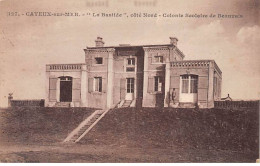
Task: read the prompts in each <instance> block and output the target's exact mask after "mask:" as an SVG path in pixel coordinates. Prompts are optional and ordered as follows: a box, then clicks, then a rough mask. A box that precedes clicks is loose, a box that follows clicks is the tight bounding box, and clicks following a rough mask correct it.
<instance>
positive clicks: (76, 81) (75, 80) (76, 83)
mask: <svg viewBox="0 0 260 166" xmlns="http://www.w3.org/2000/svg"><path fill="white" fill-rule="evenodd" d="M80 84H81V82H80V78H73V80H72V89H80Z"/></svg>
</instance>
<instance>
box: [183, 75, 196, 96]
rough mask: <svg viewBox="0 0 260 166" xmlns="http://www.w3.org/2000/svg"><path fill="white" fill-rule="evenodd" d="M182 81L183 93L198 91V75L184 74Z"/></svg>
mask: <svg viewBox="0 0 260 166" xmlns="http://www.w3.org/2000/svg"><path fill="white" fill-rule="evenodd" d="M181 81H182V91H181V92H182V93H198V76H196V75H183V76H181Z"/></svg>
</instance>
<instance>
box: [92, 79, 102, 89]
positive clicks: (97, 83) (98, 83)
mask: <svg viewBox="0 0 260 166" xmlns="http://www.w3.org/2000/svg"><path fill="white" fill-rule="evenodd" d="M94 91H95V92H102V77H95V78H94Z"/></svg>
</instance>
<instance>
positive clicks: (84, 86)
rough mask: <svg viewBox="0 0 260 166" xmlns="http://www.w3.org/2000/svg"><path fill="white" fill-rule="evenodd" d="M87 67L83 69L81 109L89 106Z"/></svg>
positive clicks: (83, 66)
mask: <svg viewBox="0 0 260 166" xmlns="http://www.w3.org/2000/svg"><path fill="white" fill-rule="evenodd" d="M87 78H88V77H87V65H86V64H84V65H82V67H81V85H80V86H81V87H80V90H81V93H80V94H81V97H80V100H81V105H80V106H81V107H87V106H88V101H87Z"/></svg>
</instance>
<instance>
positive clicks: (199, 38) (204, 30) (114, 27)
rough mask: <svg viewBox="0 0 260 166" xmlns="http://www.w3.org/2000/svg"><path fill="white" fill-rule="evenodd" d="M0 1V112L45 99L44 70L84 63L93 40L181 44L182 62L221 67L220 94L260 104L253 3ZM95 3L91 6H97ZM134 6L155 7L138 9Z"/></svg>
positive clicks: (259, 23)
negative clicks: (10, 102) (10, 104)
mask: <svg viewBox="0 0 260 166" xmlns="http://www.w3.org/2000/svg"><path fill="white" fill-rule="evenodd" d="M97 1H99V2H106V3H107V4H108V6H107V7H106V6H105V7H100V6H89V5H88V4H91V3H92V4H93V2H94V0H78V1H75V0H62V1H61V0H56V1H55V3H54V2H53V1H51V0H45V1H36V0H23V1H19V0H2V1H0V107H6V106H7V97H8V93H13V97H14V99H42V98H44V97H45V65H46V64H55V63H84V51H83V49H84V48H86V46H94V45H95V42H94V41H95V39H96V37H97V36H101V37H103V40H104V41H105V45H106V46H111V45H119V44H131V45H139V44H168V43H169V42H170V40H169V37H171V36H174V37H177V38H178V39H179V42H178V47H179V49H180V50H181V51H182V52H183V53H184V54H185V56H186V57H185V59H186V60H198V59H214V60H215V61H216V63H217V64H218V66H219V68H220V69H221V70H222V97H226V96H227V94H230V96H231V97H232V98H233V99H243V100H251V99H260V65H259V64H260V48H259V43H260V17H259V16H260V14H259V11H260V10H259V6H260V2H259V1H258V0H243V1H241V0H229V1H220V0H196V1H190V0H128V1H124V0H97ZM97 1H96V2H97ZM135 2H140V3H142V2H153V4H154V5H152V6H148V5H146V6H135V5H134V3H135ZM8 12H18V13H20V14H23V13H24V14H26V12H79V13H88V12H89V13H116V12H118V13H126V14H127V15H129V16H130V14H133V13H137V14H139V13H157V14H163V13H171V14H179V13H180V14H184V15H185V14H186V13H188V14H208V15H210V14H236V15H242V16H243V17H242V18H233V19H231V18H225V19H223V18H218V17H215V18H186V17H183V18H162V17H157V18H143V17H142V18H138V17H137V18H131V17H128V18H126V17H123V18H103V17H102V18H101V17H90V16H89V17H87V16H84V17H65V16H60V17H58V16H56V17H55V16H51V17H34V16H19V17H18V16H8Z"/></svg>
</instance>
